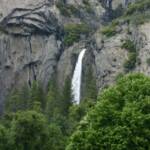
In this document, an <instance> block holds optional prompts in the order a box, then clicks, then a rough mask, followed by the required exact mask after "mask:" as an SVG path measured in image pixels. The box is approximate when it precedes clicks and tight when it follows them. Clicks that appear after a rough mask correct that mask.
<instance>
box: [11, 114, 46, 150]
mask: <svg viewBox="0 0 150 150" xmlns="http://www.w3.org/2000/svg"><path fill="white" fill-rule="evenodd" d="M9 138H10V139H9V144H10V145H12V146H11V147H12V149H14V150H15V149H19V150H27V149H28V150H38V149H39V150H40V149H42V150H47V143H48V127H47V123H46V118H45V117H44V116H43V115H42V114H40V113H37V112H35V111H25V112H18V113H16V115H15V117H14V119H13V121H12V122H11V128H10V133H9Z"/></svg>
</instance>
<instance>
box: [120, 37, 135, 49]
mask: <svg viewBox="0 0 150 150" xmlns="http://www.w3.org/2000/svg"><path fill="white" fill-rule="evenodd" d="M121 48H125V49H126V50H128V51H129V52H136V47H135V44H134V43H133V41H131V40H129V39H127V40H125V41H124V42H123V44H122V46H121Z"/></svg>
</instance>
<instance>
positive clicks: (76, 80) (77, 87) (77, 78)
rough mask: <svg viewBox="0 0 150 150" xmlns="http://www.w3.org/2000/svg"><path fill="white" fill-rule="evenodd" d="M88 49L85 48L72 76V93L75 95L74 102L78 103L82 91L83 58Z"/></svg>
mask: <svg viewBox="0 0 150 150" xmlns="http://www.w3.org/2000/svg"><path fill="white" fill-rule="evenodd" d="M85 52H86V49H83V50H82V51H81V52H80V54H79V56H78V60H77V63H76V66H75V70H74V74H73V78H72V94H73V97H74V102H75V103H76V104H79V103H80V92H81V78H82V60H83V57H84V54H85Z"/></svg>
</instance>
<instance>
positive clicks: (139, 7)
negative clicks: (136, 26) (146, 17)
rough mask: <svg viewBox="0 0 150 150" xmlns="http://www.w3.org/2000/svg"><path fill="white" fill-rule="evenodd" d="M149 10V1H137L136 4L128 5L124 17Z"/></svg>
mask: <svg viewBox="0 0 150 150" xmlns="http://www.w3.org/2000/svg"><path fill="white" fill-rule="evenodd" d="M147 9H150V1H149V0H138V1H137V2H136V3H133V4H131V5H129V7H128V9H127V11H126V15H132V14H133V13H137V12H140V13H142V12H143V11H145V10H147Z"/></svg>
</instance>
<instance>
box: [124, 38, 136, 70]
mask: <svg viewBox="0 0 150 150" xmlns="http://www.w3.org/2000/svg"><path fill="white" fill-rule="evenodd" d="M121 48H125V49H126V50H128V52H129V54H128V59H127V60H126V61H125V62H124V69H125V71H126V72H128V71H130V70H133V69H134V68H135V66H136V62H137V51H136V46H135V44H134V43H133V41H131V40H129V39H127V40H125V41H124V42H123V44H122V46H121Z"/></svg>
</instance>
